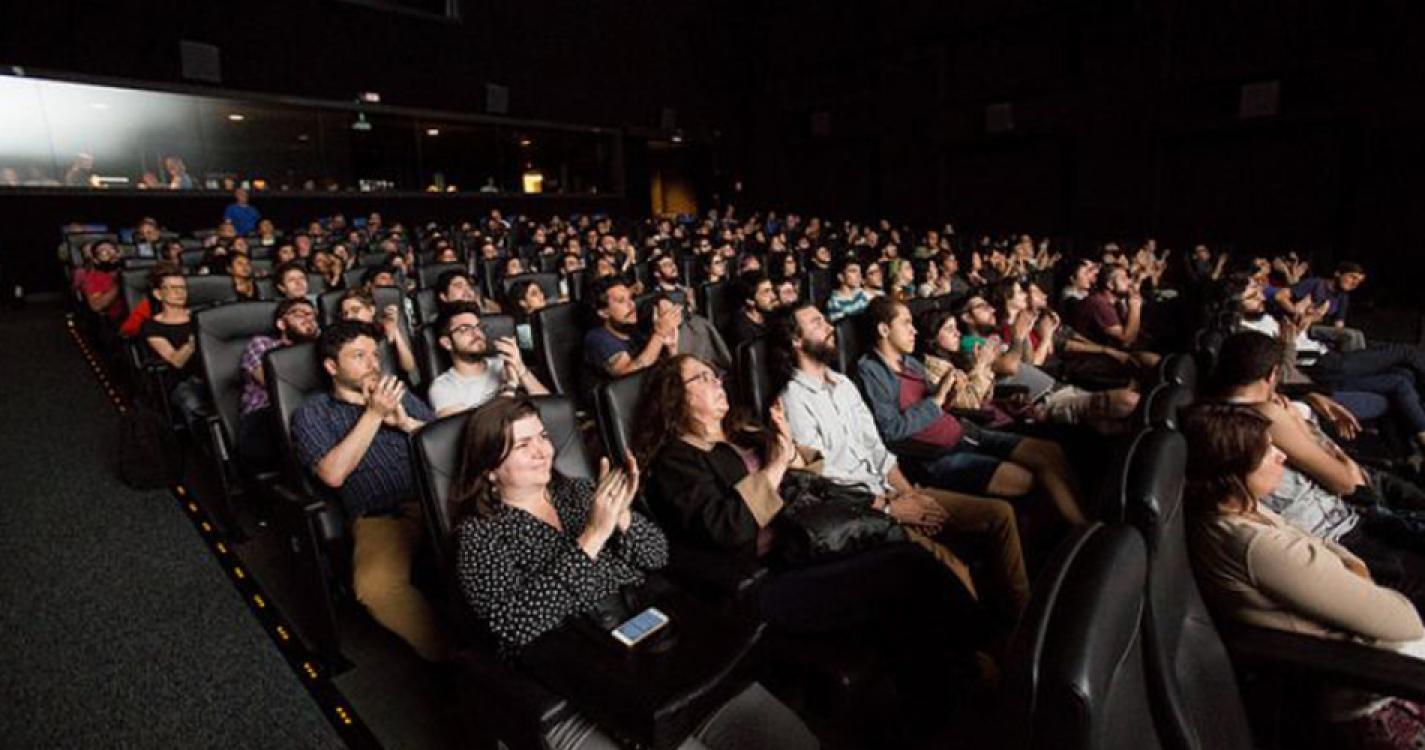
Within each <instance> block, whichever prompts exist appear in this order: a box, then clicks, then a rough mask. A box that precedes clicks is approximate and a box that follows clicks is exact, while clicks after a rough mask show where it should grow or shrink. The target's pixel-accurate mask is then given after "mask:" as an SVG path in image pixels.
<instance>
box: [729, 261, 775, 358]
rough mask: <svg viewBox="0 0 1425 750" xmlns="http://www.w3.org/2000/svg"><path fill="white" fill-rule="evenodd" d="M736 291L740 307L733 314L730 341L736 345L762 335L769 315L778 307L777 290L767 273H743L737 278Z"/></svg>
mask: <svg viewBox="0 0 1425 750" xmlns="http://www.w3.org/2000/svg"><path fill="white" fill-rule="evenodd" d="M735 291H736V297H737V300H738V308H737V312H736V313H735V314H734V315H733V316H732V327H731V330H730V333H731V340H730V341H729V342H728V343H729V344H731V345H732V346H734V347H736V346H737V345H739V344H741V343H742V342H744V341H751V340H752V339H755V338H758V337H760V336H761V335H762V334H763V333H764V331H765V326H766V323H767V316H768V315H770V314H771V313H772V311H773V310H776V309H777V292H776V290H775V289H773V288H772V282H771V280H770V279H768V278H767V276H766V275H765V274H762V273H749V274H743V275H742V276H741V277H739V278H738V279H737V286H736V288H735Z"/></svg>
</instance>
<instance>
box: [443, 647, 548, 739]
mask: <svg viewBox="0 0 1425 750" xmlns="http://www.w3.org/2000/svg"><path fill="white" fill-rule="evenodd" d="M452 660H453V661H454V663H455V664H456V665H457V667H458V668H459V669H460V671H461V673H462V674H463V675H464V676H465V677H466V678H467V679H468V680H469V684H470V686H471V691H470V692H471V694H473V695H481V696H491V694H492V693H493V694H494V696H498V698H496V699H495V700H482V701H481V705H482V706H488V705H496V706H498V709H497V710H496V711H495V712H494V713H496V714H498V715H497V716H491V717H490V718H491V719H493V720H494V723H496V724H498V725H499V726H500V727H501V728H503V729H504V730H505V731H508V732H514V733H517V734H518V735H520V736H523V737H526V738H530V739H533V738H534V737H538V738H543V737H545V736H546V735H547V734H548V732H549V730H551V729H553V728H554V726H555V725H557V724H558V723H559V722H561V721H563V720H564V719H565V718H567V717H568V716H569V715H570V714H571V713H572V712H573V708H572V707H571V706H570V705H569V702H568V701H567V700H565V699H564V698H562V697H560V696H558V695H556V694H554V693H552V692H550V691H549V690H548V689H547V688H545V687H544V686H543V685H540V684H539V683H538V682H537V681H535V680H533V679H530V678H529V677H526V676H524V675H522V674H520V673H519V672H517V671H516V670H515V669H514V667H512V666H510V665H509V664H506V663H505V662H503V661H501V660H500V658H499V657H497V656H495V654H493V653H491V652H489V651H486V650H483V649H480V648H473V649H465V650H462V651H460V652H458V653H456V654H455V656H454V657H453V659H452ZM491 697H493V696H491ZM501 734H503V732H501ZM502 739H503V738H502Z"/></svg>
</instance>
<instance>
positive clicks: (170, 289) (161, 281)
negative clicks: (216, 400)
mask: <svg viewBox="0 0 1425 750" xmlns="http://www.w3.org/2000/svg"><path fill="white" fill-rule="evenodd" d="M149 294H150V295H151V296H152V297H153V301H154V302H155V303H156V306H157V308H158V312H156V313H154V315H153V317H151V318H149V319H148V320H145V321H144V322H143V325H142V326H140V328H139V338H141V339H142V340H143V341H144V343H146V344H147V345H148V350H149V353H150V354H152V355H153V356H154V357H157V358H158V359H159V360H162V361H163V363H164V364H166V365H168V366H169V367H171V368H173V369H172V372H171V373H165V375H164V383H165V386H166V387H170V388H171V390H170V391H169V401H170V402H171V403H172V404H173V406H174V408H175V409H177V410H178V413H179V414H180V416H182V417H183V421H184V423H185V424H187V425H188V426H189V427H190V428H191V427H192V426H194V425H196V424H197V423H198V420H199V417H198V412H199V411H200V410H201V409H202V408H203V401H204V399H203V391H202V383H201V381H199V379H198V376H197V366H196V360H194V359H193V354H194V352H196V351H197V348H198V345H197V342H196V340H195V339H194V337H193V320H192V317H191V316H190V314H189V312H188V280H187V279H185V278H184V277H183V272H182V271H181V270H179V269H178V267H177V266H172V265H169V264H167V263H161V264H159V265H157V266H154V269H153V271H152V272H151V273H150V274H149ZM169 383H173V385H172V386H167V384H169Z"/></svg>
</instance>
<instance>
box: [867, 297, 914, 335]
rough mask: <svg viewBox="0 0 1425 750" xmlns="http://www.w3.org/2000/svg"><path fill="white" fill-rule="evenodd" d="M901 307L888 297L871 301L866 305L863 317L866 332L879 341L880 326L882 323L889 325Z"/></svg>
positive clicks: (901, 305)
mask: <svg viewBox="0 0 1425 750" xmlns="http://www.w3.org/2000/svg"><path fill="white" fill-rule="evenodd" d="M902 307H905V305H903V304H901V303H899V302H897V301H895V300H894V299H892V298H891V297H890V296H889V295H883V296H880V297H877V298H875V299H873V300H871V304H869V305H866V313H865V315H864V317H863V321H864V323H865V325H866V330H867V331H868V332H869V333H871V335H872V336H874V337H875V338H877V339H880V338H881V334H880V325H881V324H882V323H885V324H886V325H890V324H891V321H893V320H895V319H896V315H897V314H898V313H899V312H900V309H901V308H902Z"/></svg>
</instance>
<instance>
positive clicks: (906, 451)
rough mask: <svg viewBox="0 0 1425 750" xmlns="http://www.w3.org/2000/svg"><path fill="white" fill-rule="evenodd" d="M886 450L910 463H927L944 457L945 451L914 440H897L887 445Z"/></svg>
mask: <svg viewBox="0 0 1425 750" xmlns="http://www.w3.org/2000/svg"><path fill="white" fill-rule="evenodd" d="M886 448H887V449H888V450H890V452H891V453H894V454H896V457H897V458H902V459H909V460H912V461H929V460H932V459H936V458H940V457H941V456H943V455H945V449H944V448H942V447H940V446H938V445H932V444H930V443H925V442H921V441H919V440H916V439H914V438H908V439H906V440H897V441H895V442H893V443H887V444H886Z"/></svg>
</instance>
